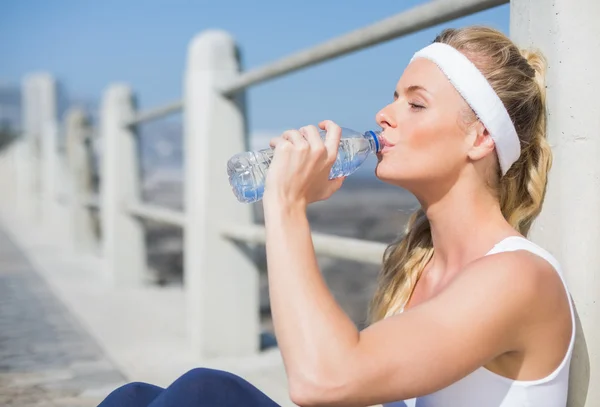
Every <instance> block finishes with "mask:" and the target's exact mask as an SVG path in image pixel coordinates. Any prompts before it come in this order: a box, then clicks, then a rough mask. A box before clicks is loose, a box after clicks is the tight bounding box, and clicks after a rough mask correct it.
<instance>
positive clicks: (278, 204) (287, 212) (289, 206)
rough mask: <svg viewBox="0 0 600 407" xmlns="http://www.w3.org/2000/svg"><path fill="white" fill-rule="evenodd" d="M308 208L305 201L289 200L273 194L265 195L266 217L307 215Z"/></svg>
mask: <svg viewBox="0 0 600 407" xmlns="http://www.w3.org/2000/svg"><path fill="white" fill-rule="evenodd" d="M307 206H308V204H307V203H306V202H305V201H304V200H289V199H285V198H284V197H281V196H274V195H271V194H265V195H264V197H263V208H264V211H265V217H272V216H276V217H280V216H294V215H298V214H304V215H305V214H306V207H307Z"/></svg>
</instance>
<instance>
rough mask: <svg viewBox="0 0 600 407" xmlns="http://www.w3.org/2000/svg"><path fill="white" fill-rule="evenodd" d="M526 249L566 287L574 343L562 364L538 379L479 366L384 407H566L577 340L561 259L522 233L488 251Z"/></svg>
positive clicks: (573, 315)
mask: <svg viewBox="0 0 600 407" xmlns="http://www.w3.org/2000/svg"><path fill="white" fill-rule="evenodd" d="M515 250H526V251H528V252H531V253H533V254H535V255H538V256H540V257H542V258H543V259H545V260H546V261H547V262H548V263H550V264H551V265H552V266H553V267H554V269H555V270H556V271H557V273H558V275H559V276H560V279H561V280H562V282H563V285H564V286H565V290H566V292H567V297H568V298H569V307H570V309H571V323H572V326H573V330H572V333H571V342H570V343H569V348H568V350H567V353H566V355H565V357H564V358H563V360H562V362H561V363H560V365H559V366H558V367H557V368H556V370H554V371H553V372H552V373H550V375H548V376H546V377H544V378H542V379H539V380H526V381H523V380H512V379H509V378H507V377H504V376H500V375H498V374H496V373H493V372H492V371H490V370H488V369H486V368H485V367H480V368H479V369H477V370H475V371H474V372H472V373H471V374H469V375H467V376H465V377H463V378H462V379H460V380H459V381H457V382H455V383H453V384H451V385H450V386H448V387H445V388H443V389H441V390H439V391H436V392H435V393H432V394H428V395H426V396H422V397H417V398H415V399H410V400H405V401H398V402H395V403H388V404H384V407H537V406H543V407H565V406H566V405H567V392H568V388H569V365H570V361H571V354H572V352H573V345H574V343H575V329H576V327H575V313H574V310H573V304H572V302H571V297H570V295H569V290H568V288H567V284H566V282H565V278H564V276H563V275H562V270H561V267H560V264H559V263H558V261H557V260H556V259H555V258H554V257H553V256H552V255H551V254H550V253H548V252H547V251H546V250H544V249H543V248H541V247H539V246H538V245H536V244H535V243H533V242H531V241H530V240H527V239H525V238H522V237H519V236H511V237H508V238H506V239H504V240H502V241H501V242H500V243H498V244H496V245H495V246H494V247H493V248H492V249H491V250H490V251H489V252H488V253H487V254H486V256H487V255H489V254H494V253H501V252H511V251H515Z"/></svg>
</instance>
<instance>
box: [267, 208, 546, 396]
mask: <svg viewBox="0 0 600 407" xmlns="http://www.w3.org/2000/svg"><path fill="white" fill-rule="evenodd" d="M266 224H267V258H268V264H269V279H270V295H271V301H272V310H273V318H274V324H275V330H276V335H277V338H278V341H279V343H280V347H281V352H282V355H283V358H284V363H285V366H286V370H287V373H288V377H289V382H290V392H291V396H292V399H293V400H294V401H295V402H296V403H297V404H300V405H332V406H334V405H339V406H353V405H356V406H364V405H370V404H375V403H382V402H389V401H394V400H403V399H407V398H411V397H414V396H416V395H423V394H428V393H430V392H433V391H435V390H438V389H440V388H443V387H446V386H448V385H449V384H451V383H453V382H454V381H456V380H458V379H460V378H462V377H464V376H466V375H467V374H469V373H470V372H472V371H473V370H475V369H477V368H478V367H480V366H482V365H484V364H485V363H487V362H488V361H490V360H491V359H493V358H495V357H497V356H499V355H501V354H503V353H505V352H507V351H510V350H514V349H515V347H517V346H519V340H520V338H521V336H520V334H519V331H520V330H521V329H523V327H524V325H525V323H526V321H527V318H528V315H527V313H524V312H523V310H524V309H525V310H527V309H531V306H532V303H533V302H534V301H535V298H536V294H537V290H538V288H539V279H540V278H542V274H543V270H540V271H539V272H538V271H537V269H536V267H538V268H539V263H537V262H535V261H533V260H532V259H531V255H530V254H528V253H519V252H513V253H501V254H498V255H494V256H489V257H486V258H484V259H481V260H479V261H477V262H475V263H473V265H471V266H470V267H469V268H468V269H466V270H464V271H463V272H462V273H461V275H460V276H459V277H457V278H456V279H455V281H454V282H453V283H451V284H450V285H449V286H448V287H447V288H446V289H445V290H444V291H443V292H442V293H440V294H439V295H438V296H436V297H435V298H433V299H432V300H430V301H428V302H426V303H424V304H422V305H420V306H417V307H415V308H413V309H411V310H410V311H408V312H406V313H404V314H400V315H398V316H395V317H391V318H388V319H386V320H384V321H380V322H378V323H376V324H374V325H372V326H371V327H369V328H367V329H366V330H364V331H362V332H359V331H358V330H357V329H356V327H355V326H354V324H353V323H352V321H351V320H350V319H349V317H348V316H347V315H346V314H345V313H344V311H343V310H342V309H341V308H340V306H339V305H338V304H337V303H336V301H335V299H334V297H333V295H332V294H331V292H330V291H329V290H328V288H327V286H326V284H325V282H324V280H323V278H322V275H321V273H320V271H319V269H318V267H317V262H316V257H315V254H314V249H313V246H312V241H311V237H310V228H309V225H308V221H307V219H306V215H305V212H304V210H303V208H302V207H289V206H288V207H285V208H281V207H276V206H271V207H270V208H269V211H268V212H267V213H266ZM516 281H518V284H515V282H516ZM441 338H443V340H442V339H441Z"/></svg>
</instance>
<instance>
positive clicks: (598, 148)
mask: <svg viewBox="0 0 600 407" xmlns="http://www.w3.org/2000/svg"><path fill="white" fill-rule="evenodd" d="M598 15H600V3H599V2H598V1H597V0H580V1H578V2H577V5H576V6H575V5H574V3H573V2H572V1H571V0H554V1H551V2H548V1H544V0H513V1H511V15H510V17H511V25H510V31H511V36H512V37H513V39H514V40H515V41H516V42H517V43H518V44H519V45H521V46H529V45H533V46H534V47H537V48H539V49H541V50H542V52H543V53H544V54H545V56H546V58H547V59H548V73H547V76H546V78H547V104H548V137H549V140H550V144H551V145H552V149H553V152H554V164H553V167H552V170H551V172H550V178H549V184H548V194H547V198H546V202H545V203H544V208H543V211H542V213H541V215H540V217H539V219H538V220H537V221H536V223H535V224H534V229H533V231H532V239H533V240H536V241H538V242H540V243H541V244H542V245H543V246H544V247H546V248H547V249H548V250H550V251H552V252H553V253H554V254H556V256H557V257H558V260H559V261H560V262H561V264H562V266H563V269H564V270H565V274H566V277H567V281H568V284H569V289H570V291H571V293H572V295H573V299H574V302H575V304H576V308H577V312H578V314H579V319H580V322H581V326H580V327H578V328H579V329H580V330H579V331H578V332H577V340H576V342H575V351H574V354H573V359H572V363H571V381H570V390H569V406H570V407H582V406H589V407H596V406H600V386H597V385H596V386H592V385H591V383H599V382H600V324H599V323H598V322H599V321H600V269H599V266H600V250H598V247H600V210H599V209H600V160H598V153H599V152H600V138H599V137H598V123H599V122H598V117H600V105H599V104H598V103H597V100H598V95H600V81H598V78H597V76H598V73H597V71H598V69H597V67H598V65H599V64H600V41H598V38H600V25H599V24H598V22H597V16H598ZM586 157H587V158H586ZM581 328H582V331H581Z"/></svg>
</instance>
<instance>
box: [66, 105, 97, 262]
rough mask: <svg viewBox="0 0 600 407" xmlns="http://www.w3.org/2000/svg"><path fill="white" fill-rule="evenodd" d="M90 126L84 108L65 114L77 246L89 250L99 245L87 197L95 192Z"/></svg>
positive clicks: (70, 204) (71, 201)
mask: <svg viewBox="0 0 600 407" xmlns="http://www.w3.org/2000/svg"><path fill="white" fill-rule="evenodd" d="M90 131H91V129H90V125H89V122H88V119H87V116H86V113H85V111H84V110H83V109H81V108H76V107H75V108H71V109H69V110H68V111H67V113H66V115H65V133H66V134H65V154H66V158H67V160H66V161H67V173H68V178H69V179H68V182H69V194H68V195H69V208H70V211H69V212H70V216H71V222H70V223H71V236H72V243H73V246H74V247H75V248H76V249H78V250H84V251H89V250H92V249H93V248H94V247H95V245H96V233H95V226H94V220H93V217H92V214H91V213H90V208H88V207H87V205H86V202H87V199H89V198H90V196H91V195H92V173H91V169H92V168H91V159H90V154H91V151H90V149H89V136H90Z"/></svg>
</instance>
